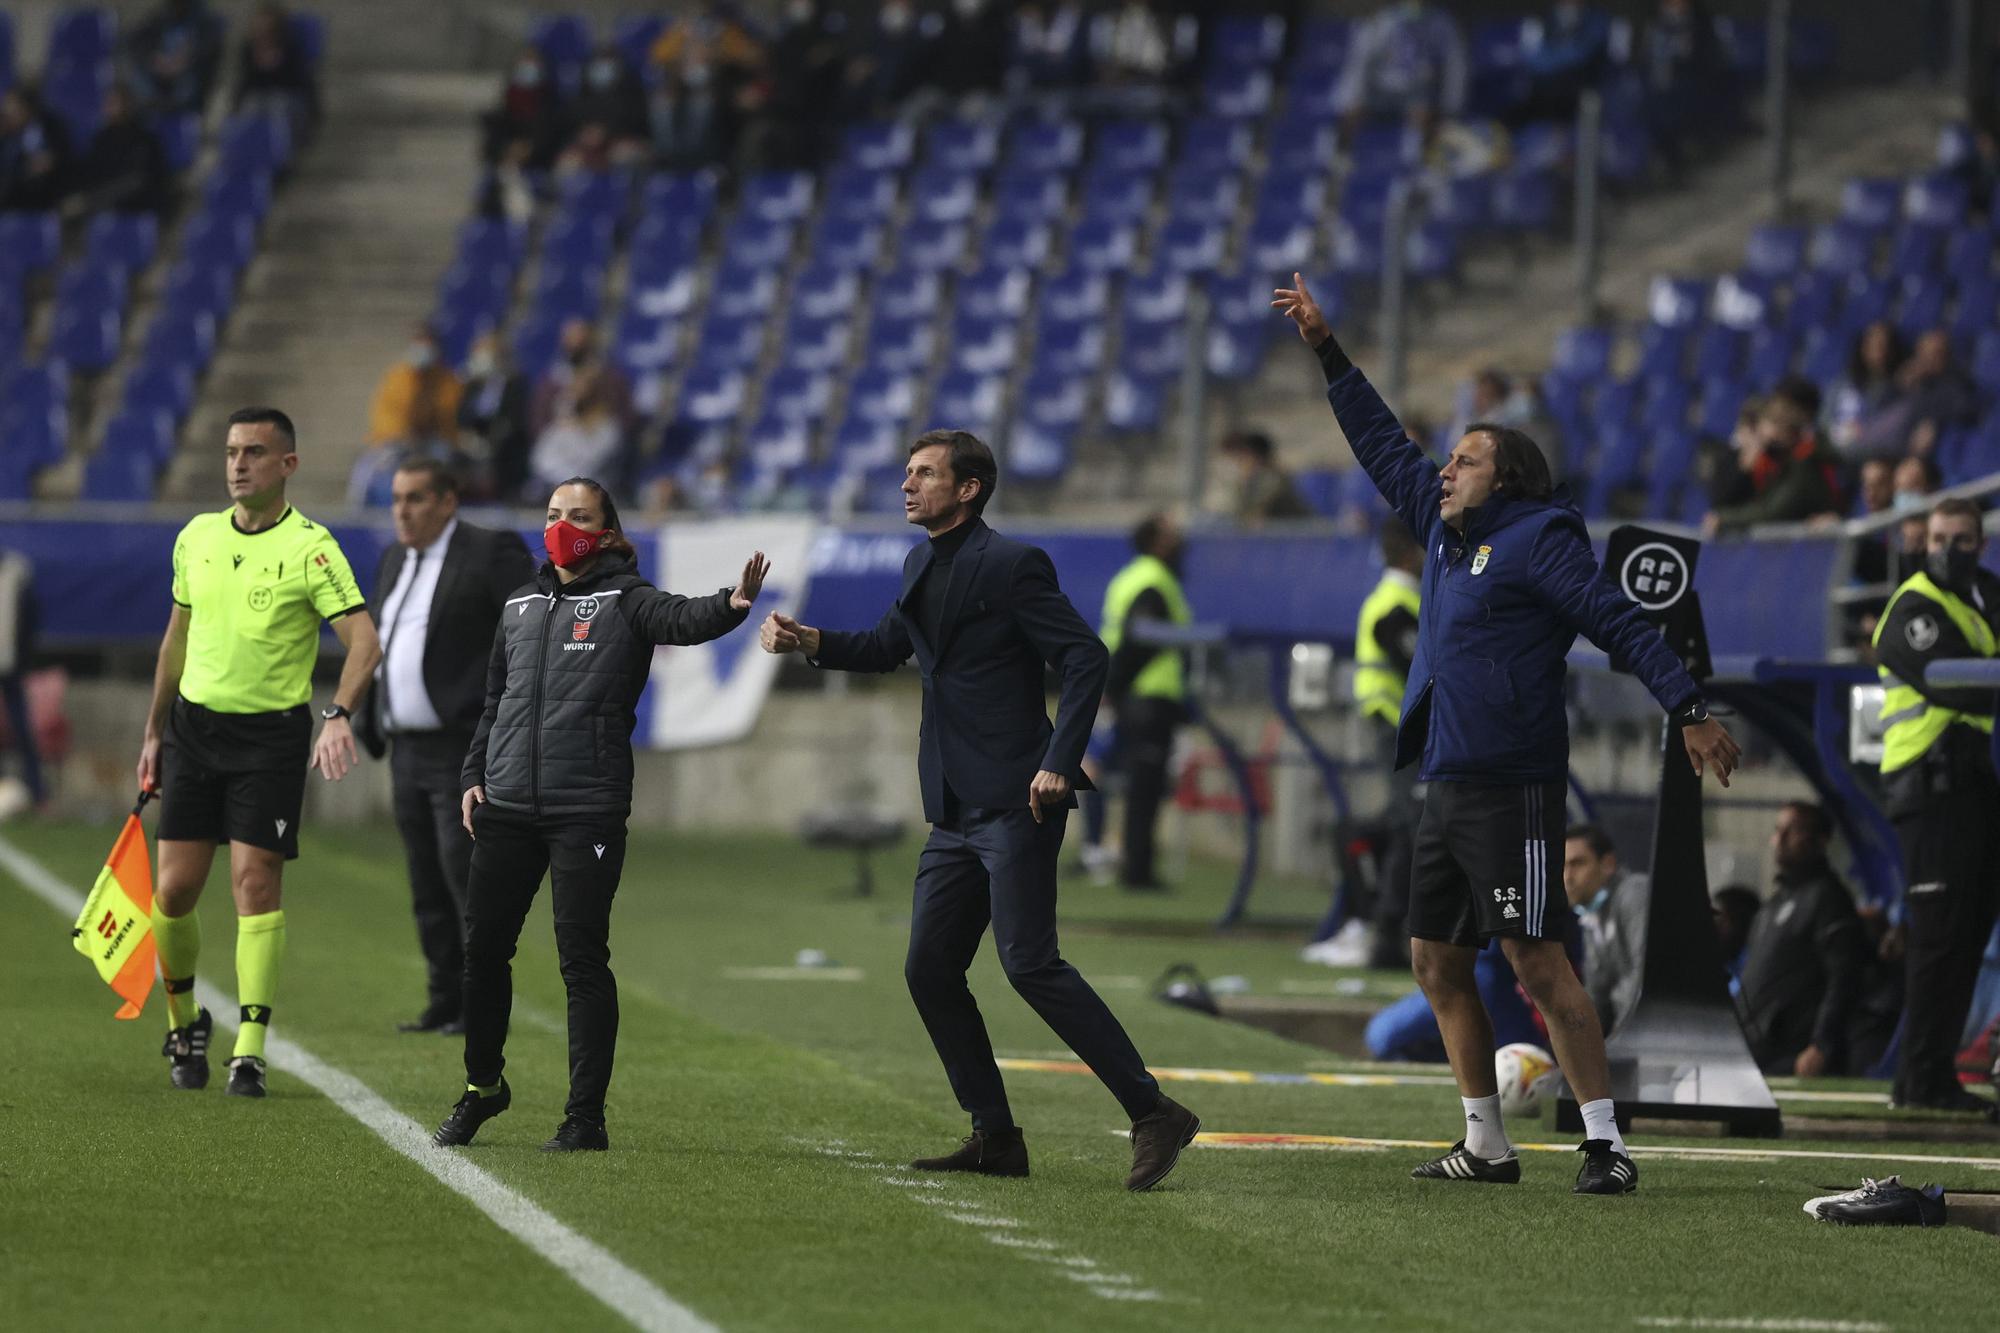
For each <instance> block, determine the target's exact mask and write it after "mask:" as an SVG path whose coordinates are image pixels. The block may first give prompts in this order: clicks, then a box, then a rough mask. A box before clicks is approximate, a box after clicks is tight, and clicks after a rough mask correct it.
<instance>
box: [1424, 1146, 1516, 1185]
mask: <svg viewBox="0 0 2000 1333" xmlns="http://www.w3.org/2000/svg"><path fill="white" fill-rule="evenodd" d="M1410 1179H1412V1180H1471V1181H1478V1182H1483V1183H1485V1184H1489V1185H1518V1184H1520V1183H1521V1158H1520V1155H1519V1154H1517V1153H1516V1152H1515V1151H1514V1150H1513V1149H1512V1148H1509V1149H1508V1150H1507V1153H1506V1155H1505V1156H1504V1157H1493V1158H1486V1157H1475V1156H1473V1155H1472V1154H1471V1153H1469V1152H1467V1151H1466V1150H1465V1140H1464V1139H1460V1140H1459V1141H1458V1142H1457V1143H1454V1144H1452V1145H1451V1151H1450V1152H1448V1153H1446V1154H1445V1155H1444V1156H1442V1157H1440V1158H1437V1159H1436V1160H1435V1161H1429V1162H1425V1163H1424V1164H1423V1165H1421V1166H1419V1167H1417V1168H1416V1169H1415V1170H1413V1171H1411V1172H1410Z"/></svg>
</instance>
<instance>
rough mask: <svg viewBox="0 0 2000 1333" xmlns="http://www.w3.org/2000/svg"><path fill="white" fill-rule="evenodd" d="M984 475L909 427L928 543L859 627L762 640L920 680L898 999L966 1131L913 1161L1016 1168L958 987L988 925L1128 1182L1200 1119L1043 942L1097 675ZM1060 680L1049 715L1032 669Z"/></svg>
mask: <svg viewBox="0 0 2000 1333" xmlns="http://www.w3.org/2000/svg"><path fill="white" fill-rule="evenodd" d="M997 480H998V469H997V467H996V466H995V464H994V461H993V454H992V451H991V450H989V449H988V448H987V447H986V445H985V444H984V443H982V442H981V441H980V440H979V439H978V438H977V437H976V436H973V435H971V434H969V433H967V432H965V431H956V430H941V431H932V432H930V433H928V434H926V435H922V436H919V437H918V438H917V440H916V442H915V443H913V444H912V445H911V446H910V455H909V463H908V466H907V468H906V469H905V475H904V479H903V500H904V513H905V515H906V516H907V517H908V519H909V521H910V522H911V523H913V524H918V525H920V526H922V527H923V528H924V529H925V530H926V531H927V532H928V533H929V534H930V540H928V541H926V542H924V543H923V544H921V545H919V546H918V547H916V548H915V549H914V550H912V551H911V552H910V555H909V559H908V560H906V561H905V562H904V564H903V590H902V595H901V596H899V597H898V598H897V599H896V602H895V604H894V605H893V606H891V607H890V608H889V610H888V613H887V614H885V615H884V616H883V617H882V620H881V622H880V623H879V624H877V625H876V626H875V628H873V629H871V630H863V631H855V632H844V631H838V630H825V631H822V630H818V629H813V628H810V627H808V626H805V625H801V624H799V623H798V622H797V621H795V620H793V619H791V618H790V617H788V616H783V615H778V614H775V613H774V614H772V615H771V616H770V617H768V618H767V619H766V620H765V622H764V626H763V644H764V647H765V649H766V650H767V651H770V652H774V653H791V652H798V653H803V654H804V655H805V657H806V659H807V660H808V661H810V662H811V663H812V664H813V665H814V666H818V667H824V668H828V669H831V670H836V671H894V670H895V669H896V668H897V667H899V666H901V665H902V664H903V663H904V662H905V661H907V660H909V659H910V658H911V657H912V656H914V657H915V658H916V662H917V669H918V671H919V672H920V673H921V675H922V677H923V686H924V711H923V726H922V728H921V730H920V731H919V732H918V739H917V773H918V777H919V779H920V781H921V783H922V786H923V799H924V818H925V819H926V820H927V821H929V823H930V825H931V835H930V840H929V842H927V843H926V844H925V846H924V850H923V855H922V856H921V857H920V858H919V860H918V862H917V885H916V899H915V905H914V907H913V909H912V912H911V917H910V951H909V957H908V959H907V961H906V963H905V965H904V975H905V977H906V978H907V980H908V981H909V985H910V995H911V998H912V999H914V1000H915V1001H916V1005H917V1012H918V1013H919V1014H920V1015H922V1017H923V1020H924V1026H925V1027H926V1028H927V1029H928V1030H929V1032H930V1036H931V1041H932V1043H933V1044H934V1045H935V1046H936V1047H937V1053H938V1058H939V1059H941V1060H942V1061H944V1067H945V1073H946V1074H947V1075H948V1076H949V1078H950V1080H951V1087H952V1091H953V1092H954V1093H955V1094H957V1097H958V1104H959V1105H960V1106H961V1107H963V1108H964V1109H965V1110H966V1112H967V1113H968V1114H969V1115H970V1116H971V1117H972V1134H971V1135H970V1137H968V1138H967V1139H966V1140H965V1142H964V1144H963V1145H961V1146H960V1148H959V1149H958V1151H956V1152H953V1153H950V1154H947V1155H945V1156H942V1157H935V1158H925V1159H921V1160H919V1161H917V1162H913V1163H912V1164H911V1165H913V1166H915V1167H917V1168H919V1169H922V1170H933V1171H975V1172H979V1173H982V1174H986V1175H1016V1176H1021V1175H1026V1174H1027V1173H1028V1153H1027V1147H1026V1145H1025V1143H1024V1142H1023V1140H1022V1137H1021V1131H1020V1129H1019V1128H1018V1127H1017V1126H1016V1125H1015V1124H1014V1117H1013V1113H1012V1111H1011V1110H1010V1109H1009V1108H1008V1104H1007V1090H1006V1088H1005V1086H1004V1085H1003V1084H1002V1082H1001V1079H1000V1068H999V1066H998V1065H997V1064H996V1063H995V1062H994V1059H993V1045H992V1042H991V1041H990V1040H988V1038H987V1035H986V1024H985V1022H984V1020H982V1019H981V1018H980V1015H979V1006H978V1004H977V1003H976V1002H975V1001H974V1000H973V998H972V991H971V990H970V988H968V987H967V985H966V984H965V973H966V969H967V968H968V967H969V966H971V963H972V959H973V955H974V954H975V953H977V952H978V949H979V940H980V937H981V936H983V935H984V934H985V933H986V927H987V924H988V922H989V921H990V922H991V924H992V926H993V937H994V940H995V942H996V944H997V945H998V947H999V953H1000V964H1001V966H1002V967H1003V968H1004V969H1005V970H1006V973H1007V979H1008V980H1009V981H1011V982H1012V983H1013V985H1014V989H1015V990H1017V991H1019V992H1020V994H1021V997H1022V998H1023V999H1025V1000H1026V1001H1027V1002H1028V1003H1029V1004H1030V1005H1032V1006H1033V1007H1034V1010H1035V1012H1036V1013H1038V1014H1040V1015H1041V1016H1042V1020H1043V1021H1044V1022H1046V1023H1047V1024H1048V1025H1049V1026H1050V1027H1051V1028H1052V1029H1054V1030H1055V1033H1056V1035H1057V1036H1058V1037H1060V1038H1062V1040H1063V1041H1064V1042H1065V1043H1067V1044H1068V1046H1069V1048H1070V1049H1071V1050H1072V1051H1075V1052H1076V1054H1077V1055H1078V1056H1079V1057H1080V1058H1081V1059H1082V1060H1083V1061H1084V1063H1086V1064H1088V1065H1089V1066H1090V1068H1091V1069H1092V1071H1093V1072H1095V1073H1096V1074H1097V1076H1098V1078H1100V1079H1102V1080H1103V1081H1104V1085H1105V1086H1106V1087H1107V1088H1109V1089H1110V1090H1111V1093H1112V1095H1113V1096H1115V1097H1117V1098H1118V1101H1119V1104H1120V1105H1121V1106H1123V1107H1124V1108H1125V1113H1126V1114H1127V1115H1128V1116H1130V1117H1131V1118H1132V1122H1133V1124H1132V1157H1133V1161H1132V1172H1131V1175H1130V1176H1129V1177H1128V1178H1127V1179H1126V1182H1125V1183H1126V1186H1127V1187H1128V1188H1130V1189H1135V1190H1140V1189H1148V1188H1150V1187H1151V1186H1153V1185H1155V1184H1157V1183H1158V1182H1159V1181H1160V1180H1161V1179H1163V1178H1164V1177H1165V1176H1166V1174H1167V1172H1169V1171H1171V1170H1172V1169H1173V1166H1174V1162H1175V1160H1176V1159H1177V1158H1178V1157H1179V1155H1180V1150H1181V1149H1182V1148H1183V1147H1184V1146H1186V1145H1187V1143H1189V1142H1190V1141H1192V1139H1193V1138H1194V1135H1195V1132H1196V1131H1197V1130H1198V1129H1199V1128H1200V1122H1199V1121H1198V1120H1196V1119H1195V1117H1194V1115H1193V1113H1192V1112H1190V1111H1188V1110H1187V1108H1185V1107H1183V1106H1181V1105H1179V1104H1178V1103H1176V1102H1174V1101H1173V1100H1171V1099H1170V1098H1167V1097H1165V1096H1163V1095H1162V1094H1161V1092H1160V1089H1159V1085H1158V1084H1157V1083H1155V1082H1154V1081H1153V1076H1152V1075H1151V1074H1149V1073H1147V1072H1146V1065H1145V1062H1144V1061H1143V1060H1141V1059H1140V1058H1139V1052H1138V1051H1137V1050H1136V1049H1134V1047H1133V1045H1132V1040H1131V1038H1129V1037H1127V1036H1126V1035H1125V1029H1124V1028H1123V1027H1121V1026H1120V1025H1119V1023H1118V1020H1117V1019H1116V1018H1114V1017H1113V1016H1112V1014H1111V1010H1110V1009H1109V1008H1107V1007H1106V1006H1105V1003H1104V1001H1103V1000H1101V999H1099V998H1098V995H1097V993H1096V992H1095V991H1093V990H1092V989H1091V988H1090V984H1089V983H1088V982H1086V981H1085V980H1084V979H1083V977H1082V975H1081V974H1079V973H1078V972H1077V970H1076V969H1075V968H1073V967H1071V966H1070V965H1069V964H1068V963H1066V962H1064V961H1063V957H1062V953H1061V951H1060V950H1059V949H1058V947H1057V945H1056V856H1057V853H1058V852H1059V851H1060V850H1061V848H1062V838H1063V827H1064V824H1065V823H1066V821H1067V819H1068V815H1069V811H1070V809H1071V807H1073V806H1074V805H1075V804H1076V797H1075V795H1074V792H1075V791H1076V789H1077V788H1080V787H1081V788H1087V787H1088V786H1089V785H1090V783H1089V780H1088V779H1087V778H1085V777H1084V775H1083V767H1082V761H1083V749H1084V745H1085V743H1086V742H1087V741H1088V740H1089V738H1090V728H1091V724H1092V722H1093V721H1094V720H1095V719H1096V716H1097V701H1098V697H1099V696H1100V695H1101V694H1102V693H1103V691H1104V680H1105V676H1106V674H1107V672H1108V671H1109V669H1110V657H1109V655H1108V654H1107V653H1106V651H1105V648H1104V644H1103V642H1102V641H1101V640H1099V638H1098V637H1097V635H1096V634H1095V633H1094V632H1093V631H1092V630H1091V628H1090V626H1089V625H1088V624H1087V623H1086V622H1085V621H1084V619H1083V617H1082V616H1080V615H1078V614H1077V611H1076V608H1075V607H1074V606H1072V605H1071V604H1070V601H1069V598H1067V597H1065V596H1064V595H1063V592H1062V589H1061V588H1060V587H1059V586H1058V585H1057V583H1056V571H1055V566H1054V565H1053V564H1052V563H1051V562H1050V561H1049V557H1048V556H1047V555H1046V554H1045V553H1043V552H1042V551H1041V550H1039V549H1038V548H1036V547H1033V546H1028V545H1026V544H1024V543H1022V542H1017V541H1011V540H1009V539H1008V538H1006V537H1002V536H1001V535H1000V534H999V533H997V532H995V531H993V529H991V528H989V527H987V526H986V524H985V522H984V520H982V519H981V518H980V513H981V511H982V510H984V509H985V507H986V501H987V499H988V498H989V497H990V496H991V495H992V492H993V487H994V484H995V482H996V481H997ZM1050 668H1053V669H1054V670H1055V672H1056V674H1057V675H1058V676H1060V677H1061V681H1062V693H1061V698H1060V700H1059V702H1058V704H1057V707H1056V720H1055V722H1054V724H1053V725H1051V723H1050V722H1049V718H1048V713H1047V709H1046V705H1045V696H1044V688H1043V684H1044V677H1045V673H1046V671H1047V670H1048V669H1050Z"/></svg>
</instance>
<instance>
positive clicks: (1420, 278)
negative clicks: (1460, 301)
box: [1403, 219, 1458, 282]
mask: <svg viewBox="0 0 2000 1333" xmlns="http://www.w3.org/2000/svg"><path fill="white" fill-rule="evenodd" d="M1403 264H1404V271H1405V272H1406V273H1407V274H1408V275H1409V277H1410V279H1411V280H1412V281H1416V282H1435V281H1438V280H1440V279H1447V278H1455V277H1457V276H1458V233H1457V232H1456V231H1454V230H1453V229H1452V227H1451V225H1450V224H1449V223H1444V222H1439V221H1436V220H1435V219H1425V220H1424V221H1422V222H1419V223H1417V225H1416V226H1414V227H1412V228H1411V229H1410V233H1409V235H1408V237H1407V238H1406V239H1405V241H1404V245H1403Z"/></svg>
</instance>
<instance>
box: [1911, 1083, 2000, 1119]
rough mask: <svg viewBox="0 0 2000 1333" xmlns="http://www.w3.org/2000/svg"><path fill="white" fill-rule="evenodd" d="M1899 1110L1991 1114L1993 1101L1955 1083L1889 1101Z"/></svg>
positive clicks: (1953, 1113) (1954, 1113)
mask: <svg viewBox="0 0 2000 1333" xmlns="http://www.w3.org/2000/svg"><path fill="white" fill-rule="evenodd" d="M1890 1105H1891V1106H1893V1107H1895V1109H1897V1110H1899V1111H1946V1112H1949V1113H1951V1114H1952V1115H1991V1114H1992V1113H1993V1106H1994V1103H1992V1102H1989V1101H1987V1100H1986V1099H1985V1098H1984V1097H1982V1096H1980V1095H1979V1094H1978V1093H1976V1092H1974V1091H1972V1089H1970V1088H1967V1087H1964V1086H1962V1085H1960V1084H1957V1083H1952V1084H1947V1085H1946V1086H1944V1087H1941V1088H1936V1089H1934V1090H1932V1091H1931V1092H1930V1093H1929V1094H1928V1095H1926V1096H1922V1097H1901V1098H1897V1099H1896V1100H1894V1101H1892V1102H1891V1103H1890Z"/></svg>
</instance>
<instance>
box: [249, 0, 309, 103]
mask: <svg viewBox="0 0 2000 1333" xmlns="http://www.w3.org/2000/svg"><path fill="white" fill-rule="evenodd" d="M230 108H231V109H232V110H234V111H238V112H242V111H281V112H283V113H284V114H285V115H286V116H287V117H288V118H289V119H290V120H291V123H292V124H293V125H294V126H296V127H298V128H300V129H302V130H305V131H307V132H310V131H311V128H312V126H313V125H315V124H317V123H318V121H319V76H318V75H317V74H315V73H314V72H313V67H312V65H311V64H310V63H309V62H308V61H307V59H306V52H305V50H304V48H303V47H301V46H300V45H299V42H298V38H297V36H296V35H295V34H294V33H293V31H292V21H291V16H290V15H288V14H287V13H286V12H285V7H284V6H283V5H280V4H276V3H265V4H260V5H258V6H257V8H255V9H253V10H251V11H250V21H249V23H248V24H247V25H246V26H245V28H244V32H243V41H242V44H241V45H240V46H238V47H237V49H236V87H235V89H234V90H233V91H232V92H231V93H230Z"/></svg>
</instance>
